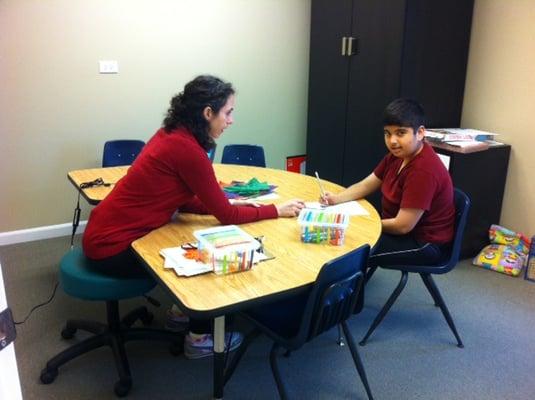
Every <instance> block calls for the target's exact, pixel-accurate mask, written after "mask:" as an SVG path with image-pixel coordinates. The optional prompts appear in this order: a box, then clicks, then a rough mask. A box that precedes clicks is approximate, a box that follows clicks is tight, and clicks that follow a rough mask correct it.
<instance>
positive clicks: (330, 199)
mask: <svg viewBox="0 0 535 400" xmlns="http://www.w3.org/2000/svg"><path fill="white" fill-rule="evenodd" d="M320 203H321V204H325V205H326V206H332V205H333V204H336V203H338V198H337V196H336V195H335V194H333V193H331V192H325V194H324V195H323V196H320Z"/></svg>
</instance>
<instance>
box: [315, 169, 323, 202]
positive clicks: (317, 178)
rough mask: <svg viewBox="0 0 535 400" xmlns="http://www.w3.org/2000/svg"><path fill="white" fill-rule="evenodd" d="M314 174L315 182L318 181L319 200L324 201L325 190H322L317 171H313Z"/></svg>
mask: <svg viewBox="0 0 535 400" xmlns="http://www.w3.org/2000/svg"><path fill="white" fill-rule="evenodd" d="M314 173H315V174H316V180H317V181H318V186H319V187H320V192H321V198H322V199H323V200H325V190H323V186H322V184H321V181H320V176H319V174H318V171H315V172H314Z"/></svg>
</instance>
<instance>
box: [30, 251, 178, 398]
mask: <svg viewBox="0 0 535 400" xmlns="http://www.w3.org/2000/svg"><path fill="white" fill-rule="evenodd" d="M60 282H61V285H62V287H63V290H64V291H65V293H67V294H69V295H71V296H73V297H76V298H79V299H82V300H92V301H104V302H106V310H107V322H108V323H107V324H102V323H100V322H95V321H86V320H68V321H67V323H66V325H65V328H64V329H63V330H62V331H61V336H62V337H63V338H64V339H71V338H73V337H74V335H75V333H76V331H77V330H78V329H82V330H84V331H88V332H90V333H92V334H93V335H92V336H90V337H88V338H87V339H84V340H82V341H79V342H77V343H76V344H74V345H72V346H71V347H68V348H67V349H66V350H63V351H62V352H61V353H59V354H58V355H56V356H55V357H53V358H52V359H50V360H49V361H48V362H47V364H46V367H45V368H44V369H43V370H42V371H41V376H40V379H41V382H42V383H45V384H49V383H52V382H53V381H54V380H55V379H56V377H57V376H58V368H59V367H61V366H62V365H63V364H65V363H67V362H69V361H70V360H72V359H74V358H76V357H78V356H81V355H82V354H85V353H87V352H89V351H91V350H94V349H97V348H99V347H103V346H109V347H110V348H111V349H112V352H113V357H114V359H115V366H116V368H117V372H118V374H119V380H118V381H117V382H116V383H115V387H114V391H115V394H116V395H117V396H119V397H122V396H125V395H126V394H127V393H128V392H129V391H130V389H131V387H132V377H131V374H130V366H129V364H128V359H127V357H126V351H125V343H126V342H128V341H131V340H161V341H168V342H171V343H173V347H172V348H171V350H172V352H173V353H174V354H176V353H179V352H180V350H181V348H182V343H183V337H182V336H181V335H180V334H178V333H176V332H170V331H164V330H156V329H147V328H132V325H133V324H134V323H135V322H136V321H137V320H140V321H141V322H142V323H143V324H144V325H148V324H150V323H151V322H152V319H153V318H154V316H153V315H152V314H151V313H150V312H149V311H148V310H147V308H146V307H138V308H136V309H134V310H133V311H131V312H129V313H128V314H126V315H125V316H124V317H123V318H122V319H120V318H119V300H123V299H130V298H133V297H138V296H143V295H145V293H147V292H148V291H149V290H151V289H152V288H153V287H154V286H156V282H155V281H154V280H153V279H151V278H136V279H129V278H114V277H110V276H107V275H103V274H100V273H98V272H95V271H93V270H92V269H90V268H89V266H88V259H87V258H86V257H85V256H84V254H83V253H82V251H81V250H80V249H74V250H71V251H69V252H68V253H67V254H65V256H64V257H63V258H62V260H61V262H60Z"/></svg>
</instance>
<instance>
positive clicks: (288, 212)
mask: <svg viewBox="0 0 535 400" xmlns="http://www.w3.org/2000/svg"><path fill="white" fill-rule="evenodd" d="M276 207H277V212H278V213H279V217H297V216H298V215H299V212H300V211H301V210H302V209H303V208H304V207H305V203H304V202H303V200H298V199H294V200H289V201H287V202H285V203H282V204H279V205H277V206H276Z"/></svg>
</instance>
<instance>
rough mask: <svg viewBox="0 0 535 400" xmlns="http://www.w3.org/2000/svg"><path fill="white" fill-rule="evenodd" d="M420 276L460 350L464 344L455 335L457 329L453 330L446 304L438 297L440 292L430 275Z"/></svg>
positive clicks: (453, 325)
mask: <svg viewBox="0 0 535 400" xmlns="http://www.w3.org/2000/svg"><path fill="white" fill-rule="evenodd" d="M421 276H422V279H423V280H424V282H426V286H427V288H428V289H429V290H430V291H431V294H432V295H433V293H434V296H433V298H435V299H436V300H435V301H437V302H438V305H439V307H440V310H441V311H442V314H443V315H444V318H446V322H447V323H448V325H449V327H450V329H451V331H452V332H453V334H454V335H455V338H456V339H457V347H459V348H461V349H462V348H463V347H464V344H463V342H462V341H461V337H460V336H459V334H458V333H457V328H455V324H454V323H453V319H452V318H451V315H450V312H449V310H448V307H447V306H446V303H444V300H443V299H442V296H441V295H440V291H439V290H438V288H437V286H436V285H435V281H434V280H433V278H432V277H431V275H430V274H421Z"/></svg>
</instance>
